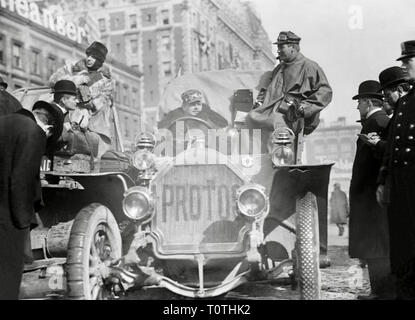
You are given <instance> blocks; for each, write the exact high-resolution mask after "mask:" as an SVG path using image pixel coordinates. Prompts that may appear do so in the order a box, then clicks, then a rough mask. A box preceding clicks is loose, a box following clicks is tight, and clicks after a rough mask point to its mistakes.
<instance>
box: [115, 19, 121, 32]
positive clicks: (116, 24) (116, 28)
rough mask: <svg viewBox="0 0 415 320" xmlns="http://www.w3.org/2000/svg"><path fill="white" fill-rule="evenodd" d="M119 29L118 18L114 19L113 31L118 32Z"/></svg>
mask: <svg viewBox="0 0 415 320" xmlns="http://www.w3.org/2000/svg"><path fill="white" fill-rule="evenodd" d="M120 28H121V23H120V18H115V19H114V29H115V30H118V29H120Z"/></svg>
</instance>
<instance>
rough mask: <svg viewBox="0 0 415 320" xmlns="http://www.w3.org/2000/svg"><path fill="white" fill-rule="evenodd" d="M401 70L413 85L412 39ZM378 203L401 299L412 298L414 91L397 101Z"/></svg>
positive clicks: (414, 251)
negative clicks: (386, 227)
mask: <svg viewBox="0 0 415 320" xmlns="http://www.w3.org/2000/svg"><path fill="white" fill-rule="evenodd" d="M401 48H402V55H401V57H399V58H398V61H402V67H403V68H404V70H405V71H406V77H407V80H408V82H409V83H410V84H411V85H412V86H413V85H414V84H415V40H411V41H406V42H404V43H402V45H401ZM378 183H379V186H378V190H377V197H378V201H379V202H380V203H381V204H383V205H388V218H389V231H390V262H391V267H392V272H393V273H394V275H395V276H396V278H397V283H396V285H397V287H396V290H397V294H398V298H401V299H415V210H414V203H413V198H414V195H415V90H414V87H412V89H410V91H409V92H408V94H407V95H405V96H403V97H402V98H400V99H399V100H398V103H397V107H396V110H395V116H394V119H393V122H392V123H391V126H390V129H389V135H388V141H387V145H386V151H385V156H384V159H383V164H382V168H381V170H380V173H379V178H378Z"/></svg>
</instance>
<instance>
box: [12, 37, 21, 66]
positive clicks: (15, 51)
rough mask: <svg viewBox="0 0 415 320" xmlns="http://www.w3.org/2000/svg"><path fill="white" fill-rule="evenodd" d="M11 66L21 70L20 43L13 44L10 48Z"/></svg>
mask: <svg viewBox="0 0 415 320" xmlns="http://www.w3.org/2000/svg"><path fill="white" fill-rule="evenodd" d="M12 57H13V60H12V65H13V67H14V68H17V69H23V60H22V58H23V47H22V45H21V44H20V43H17V42H14V43H13V47H12Z"/></svg>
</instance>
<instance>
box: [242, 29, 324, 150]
mask: <svg viewBox="0 0 415 320" xmlns="http://www.w3.org/2000/svg"><path fill="white" fill-rule="evenodd" d="M300 40H301V38H300V37H298V36H297V35H296V34H294V33H293V32H291V31H283V32H281V33H280V34H279V36H278V40H277V41H276V42H274V44H276V45H278V54H279V57H278V58H279V59H280V60H281V63H280V64H278V66H277V67H276V68H275V69H274V70H273V72H272V75H271V77H270V79H269V81H265V87H264V88H262V90H260V94H259V96H258V98H257V102H256V106H257V107H256V108H254V110H252V111H251V112H250V113H249V114H248V116H247V118H246V122H247V125H248V126H249V127H251V128H261V129H263V132H264V134H263V136H264V139H266V138H267V137H268V136H269V133H270V132H272V131H274V129H276V128H279V127H287V126H288V127H290V128H291V129H293V130H294V131H295V132H296V133H298V132H299V130H300V129H301V126H299V123H300V122H299V121H298V120H299V119H300V118H304V134H306V135H309V134H310V133H312V132H313V131H314V129H316V128H317V126H318V124H319V122H320V120H319V114H320V111H322V110H323V109H324V108H325V107H327V105H328V104H329V103H330V102H331V100H332V89H331V87H330V84H329V83H328V81H327V78H326V75H325V74H324V71H323V70H322V68H321V67H320V66H319V65H318V64H317V63H316V62H314V61H312V60H310V59H308V58H306V57H305V56H304V55H303V54H302V53H301V52H300V45H299V43H300ZM267 84H268V87H266V85H267ZM264 143H265V144H266V143H267V141H264Z"/></svg>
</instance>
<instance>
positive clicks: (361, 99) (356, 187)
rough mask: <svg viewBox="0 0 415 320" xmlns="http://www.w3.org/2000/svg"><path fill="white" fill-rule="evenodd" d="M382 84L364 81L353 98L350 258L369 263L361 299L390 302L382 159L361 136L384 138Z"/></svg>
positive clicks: (385, 119) (386, 117)
mask: <svg viewBox="0 0 415 320" xmlns="http://www.w3.org/2000/svg"><path fill="white" fill-rule="evenodd" d="M380 91H381V85H380V83H379V82H377V81H375V80H368V81H364V82H362V83H361V84H360V86H359V92H358V94H357V95H355V96H354V97H353V100H358V106H357V109H358V110H359V113H360V117H361V119H362V130H361V132H360V135H359V138H358V140H357V147H356V155H355V159H354V162H353V169H352V179H351V182H350V191H349V197H350V219H349V255H350V257H352V258H358V259H361V260H364V261H365V262H366V263H367V266H368V271H369V278H370V285H371V294H370V295H369V296H359V297H358V298H359V299H388V298H390V297H389V294H390V290H391V289H390V281H391V280H390V268H389V239H388V224H387V217H386V212H385V210H382V208H381V207H380V206H379V204H378V203H377V201H376V188H377V184H376V179H377V175H378V171H379V168H380V166H381V162H382V158H381V157H380V156H378V153H377V152H376V150H375V148H374V147H372V146H370V145H368V144H366V143H364V141H363V140H362V137H364V136H365V135H367V134H368V133H372V132H376V133H377V134H379V135H382V133H383V131H384V130H386V127H387V125H388V123H389V120H390V119H389V117H388V116H387V114H386V112H385V111H384V110H383V109H382V105H383V101H382V100H383V96H382V94H381V93H380Z"/></svg>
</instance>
